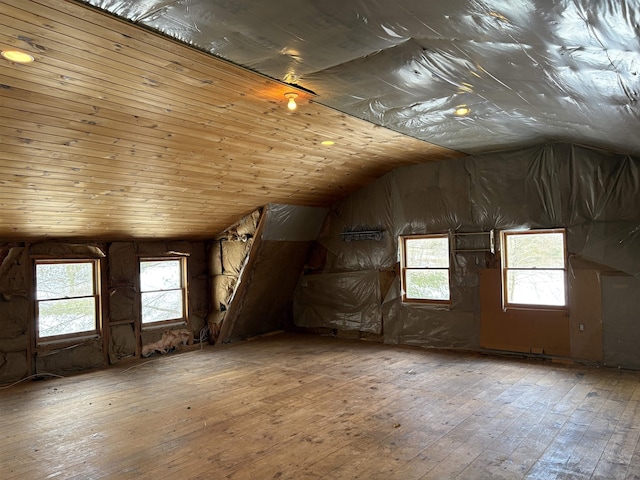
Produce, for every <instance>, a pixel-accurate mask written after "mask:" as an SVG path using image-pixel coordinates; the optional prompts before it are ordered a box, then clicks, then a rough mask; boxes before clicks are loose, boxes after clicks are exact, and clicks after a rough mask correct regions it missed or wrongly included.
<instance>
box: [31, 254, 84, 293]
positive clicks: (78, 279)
mask: <svg viewBox="0 0 640 480" xmlns="http://www.w3.org/2000/svg"><path fill="white" fill-rule="evenodd" d="M36 288H37V291H36V298H37V299H38V300H48V299H51V298H65V297H86V296H90V295H93V294H94V292H93V288H94V283H93V263H40V264H37V265H36Z"/></svg>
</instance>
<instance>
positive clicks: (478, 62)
mask: <svg viewBox="0 0 640 480" xmlns="http://www.w3.org/2000/svg"><path fill="white" fill-rule="evenodd" d="M639 22H640V4H638V2H636V1H635V0H634V1H630V0H602V1H594V0H472V1H469V0H430V1H426V0H352V1H346V2H345V1H341V2H338V1H336V0H322V1H311V0H278V1H277V2H275V1H272V2H267V1H262V0H55V1H49V0H24V1H22V0H21V1H15V0H0V26H1V28H0V48H1V49H2V50H5V49H8V48H17V49H20V50H22V51H26V52H28V53H30V54H31V55H33V56H34V57H35V62H34V63H32V64H29V65H18V64H14V63H10V62H7V61H4V60H1V61H0V138H1V142H2V145H1V146H2V150H1V151H0V175H1V177H0V209H1V210H0V239H30V238H36V239H37V238H45V237H47V238H97V239H105V240H108V239H121V238H184V239H189V238H194V239H196V238H210V237H212V236H214V235H215V234H217V233H218V232H220V231H222V230H223V229H224V228H225V227H227V226H229V225H230V224H232V223H234V222H235V221H236V220H238V219H239V218H240V217H241V216H242V215H244V214H246V213H248V212H249V211H251V210H253V209H255V208H257V207H260V206H262V205H265V204H267V203H270V202H272V203H289V204H299V205H310V206H327V205H330V204H332V203H333V202H335V201H336V200H338V199H340V198H342V197H344V196H345V195H348V194H349V193H350V192H352V191H354V190H356V189H358V188H360V187H362V186H363V185H365V184H367V183H369V182H370V181H371V180H372V179H374V178H377V177H379V176H381V175H383V174H384V173H386V172H388V171H390V170H392V169H394V168H396V167H399V166H403V165H407V164H411V163H419V162H425V161H430V160H440V159H446V158H451V157H455V156H460V155H463V154H465V153H470V154H476V153H483V152H488V151H491V150H496V149H504V148H511V147H518V146H524V145H530V144H532V143H539V142H547V141H567V142H572V143H578V144H584V145H590V146H595V147H600V148H604V149H608V150H613V151H617V152H623V153H632V154H640V136H639V135H638V133H637V132H638V130H639V128H640V118H639V115H638V109H637V102H638V97H639V96H640V84H639V80H638V71H639V67H640V26H639ZM297 87H299V88H297ZM288 91H295V92H297V93H298V94H299V98H298V100H299V104H300V107H299V109H298V110H296V112H294V113H291V112H289V111H288V110H287V109H286V107H285V103H284V93H286V92H288ZM461 106H464V107H465V108H466V109H467V110H468V113H467V114H466V115H461V116H459V115H456V114H455V111H456V109H457V108H459V107H461ZM323 141H333V142H335V144H334V145H332V146H325V145H322V142H323Z"/></svg>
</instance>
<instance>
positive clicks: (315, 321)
mask: <svg viewBox="0 0 640 480" xmlns="http://www.w3.org/2000/svg"><path fill="white" fill-rule="evenodd" d="M551 227H566V229H567V244H568V245H567V248H568V255H569V270H570V271H569V283H570V285H569V288H570V291H575V288H579V287H580V286H579V285H576V286H573V284H572V281H573V280H572V279H575V278H577V277H579V278H580V279H584V278H587V279H588V278H591V277H590V276H589V274H588V273H586V274H585V273H580V274H579V275H575V272H573V265H581V267H580V272H595V273H594V275H595V277H593V278H596V279H598V278H599V274H600V272H611V271H616V272H619V273H621V274H624V275H630V276H636V277H637V276H640V160H639V159H637V158H634V157H631V156H625V155H617V154H611V153H607V152H603V151H600V150H595V149H589V148H585V147H580V146H574V145H568V144H547V145H542V146H536V147H532V148H527V149H521V150H513V151H507V152H499V153H494V154H486V155H479V156H469V157H465V158H461V159H454V160H447V161H442V162H434V163H427V164H422V165H416V166H410V167H405V168H400V169H397V170H395V171H393V172H391V173H389V174H388V175H386V176H384V177H382V178H380V179H379V180H378V181H376V182H374V183H372V184H371V185H369V186H367V187H365V188H364V189H362V190H360V191H358V192H356V193H355V194H353V195H351V196H350V197H348V198H347V199H346V200H344V201H343V202H341V203H339V204H337V205H335V206H334V208H333V209H332V210H331V211H330V213H329V215H328V216H327V219H326V221H325V225H324V228H323V231H322V233H321V235H320V236H319V239H318V246H317V248H318V249H319V250H325V249H326V252H327V253H326V266H325V268H324V271H323V274H325V275H326V274H331V275H333V276H338V277H339V276H341V275H342V276H343V277H344V281H338V280H336V279H334V280H333V285H334V286H335V287H334V288H333V291H331V288H330V285H329V283H328V282H313V283H317V284H318V288H316V289H314V291H309V288H299V289H298V291H297V294H296V302H297V305H298V308H297V310H296V311H297V312H298V314H297V315H296V318H295V321H296V324H297V325H299V326H303V327H307V326H309V327H311V326H313V327H317V326H320V325H321V326H324V327H327V328H338V329H343V330H349V329H354V328H356V327H357V326H356V325H354V323H353V322H352V320H351V318H350V317H349V315H348V314H346V313H345V314H344V315H343V316H342V317H340V315H339V313H334V314H333V316H332V317H330V318H329V317H326V316H325V315H324V314H321V313H318V314H317V315H315V316H314V315H312V314H310V312H314V311H316V312H323V311H325V310H326V309H327V308H331V306H332V303H333V301H334V300H333V299H336V298H343V297H349V299H348V304H349V305H352V306H354V305H358V306H359V308H360V309H361V310H362V311H368V310H370V309H372V308H373V307H374V306H375V307H378V306H379V307H380V308H381V311H382V321H381V324H380V326H379V327H380V330H381V332H382V334H383V335H384V341H385V342H387V343H402V344H417V345H424V346H434V347H448V348H463V349H474V350H476V349H479V348H480V347H481V345H480V288H479V287H480V274H479V273H480V271H481V270H483V269H486V268H497V265H496V258H490V256H489V255H488V254H485V253H468V252H465V253H457V254H453V255H452V258H451V261H452V270H451V305H450V307H448V308H446V309H438V308H434V307H432V306H424V305H415V304H406V303H403V302H402V301H401V291H400V282H399V278H396V281H395V282H394V283H393V285H392V287H391V289H390V290H389V291H388V292H387V293H386V294H385V295H384V296H383V297H382V299H381V304H380V305H374V304H375V303H376V302H377V299H375V298H374V297H369V298H367V297H365V296H363V295H362V294H361V291H360V290H359V288H358V287H357V286H356V285H355V284H354V285H352V286H351V287H350V286H349V282H348V281H346V279H347V278H348V277H349V276H352V275H353V274H354V272H361V273H362V275H364V274H365V272H369V271H372V270H374V271H389V270H394V271H396V272H397V271H398V270H397V264H398V261H399V256H398V237H399V236H400V235H409V234H424V233H444V232H482V231H489V230H491V229H495V230H497V231H498V230H507V229H521V228H525V229H528V228H529V229H534V228H551ZM363 228H364V229H368V228H376V229H381V230H382V231H383V233H382V238H381V239H380V240H377V241H376V240H374V239H360V240H357V241H345V232H349V231H353V230H362V229H363ZM584 265H588V266H587V267H584ZM332 278H333V277H332ZM311 282H312V279H311V276H308V277H306V278H305V280H304V283H303V284H304V285H309V284H310V283H311ZM583 283H584V282H583ZM574 287H575V288H574ZM372 288H373V286H372ZM572 289H573V290H572ZM634 309H635V310H634V312H635V313H636V316H637V315H638V314H640V305H638V302H637V301H636V302H635V307H634ZM300 312H304V315H302V314H300ZM325 318H326V320H324V319H325ZM573 324H574V322H573V321H571V322H570V327H567V328H573ZM576 325H577V324H576ZM358 328H359V327H358ZM362 331H367V330H366V329H362ZM572 334H573V333H572ZM583 343H585V342H583ZM571 344H572V345H579V344H580V342H575V341H573V340H572V342H571ZM585 344H586V343H585ZM576 349H577V351H576V350H572V351H571V356H574V357H577V358H581V357H584V356H587V357H589V356H593V355H590V354H589V355H584V354H583V353H584V352H581V351H579V350H580V349H579V348H578V347H576ZM596 356H597V355H596ZM605 357H606V352H605Z"/></svg>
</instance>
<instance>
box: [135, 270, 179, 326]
mask: <svg viewBox="0 0 640 480" xmlns="http://www.w3.org/2000/svg"><path fill="white" fill-rule="evenodd" d="M183 268H184V259H183V258H151V259H142V260H140V292H141V305H142V323H143V324H145V323H154V322H165V321H169V320H184V318H185V292H186V289H185V287H184V275H183Z"/></svg>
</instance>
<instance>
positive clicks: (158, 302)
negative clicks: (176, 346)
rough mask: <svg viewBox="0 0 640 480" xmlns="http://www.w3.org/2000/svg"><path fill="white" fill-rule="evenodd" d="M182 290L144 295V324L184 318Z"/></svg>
mask: <svg viewBox="0 0 640 480" xmlns="http://www.w3.org/2000/svg"><path fill="white" fill-rule="evenodd" d="M183 316H184V315H183V313H182V290H169V291H165V292H151V293H143V294H142V323H150V322H162V321H164V320H173V319H177V318H183Z"/></svg>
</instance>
